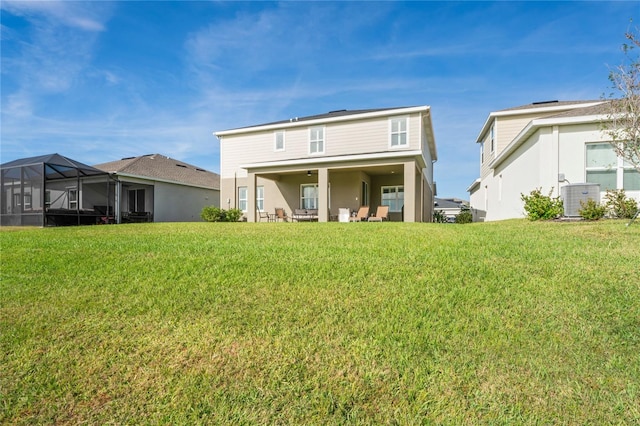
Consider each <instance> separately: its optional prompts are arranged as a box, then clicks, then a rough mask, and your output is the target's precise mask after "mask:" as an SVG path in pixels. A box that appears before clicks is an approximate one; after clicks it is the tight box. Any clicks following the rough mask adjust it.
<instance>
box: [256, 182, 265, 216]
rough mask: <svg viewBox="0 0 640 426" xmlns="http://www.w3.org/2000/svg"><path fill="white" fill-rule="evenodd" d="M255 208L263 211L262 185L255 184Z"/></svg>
mask: <svg viewBox="0 0 640 426" xmlns="http://www.w3.org/2000/svg"><path fill="white" fill-rule="evenodd" d="M256 209H258V210H260V211H264V186H256Z"/></svg>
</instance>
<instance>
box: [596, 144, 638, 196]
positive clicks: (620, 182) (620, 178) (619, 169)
mask: <svg viewBox="0 0 640 426" xmlns="http://www.w3.org/2000/svg"><path fill="white" fill-rule="evenodd" d="M589 145H609V147H610V148H611V150H612V151H613V147H612V146H611V143H610V142H602V141H599V142H586V143H585V144H584V164H585V166H584V181H585V182H587V181H588V179H587V173H588V172H598V171H601V172H604V171H615V173H616V189H624V190H625V191H627V192H629V191H631V192H635V191H637V190H635V189H627V188H624V172H625V171H628V170H635V168H634V167H633V166H632V165H630V164H626V163H625V160H624V158H622V157H620V156H618V155H616V163H615V164H611V165H608V166H589V165H588V164H587V147H588V146H589ZM614 154H615V153H614ZM605 191H606V189H605V188H600V192H605Z"/></svg>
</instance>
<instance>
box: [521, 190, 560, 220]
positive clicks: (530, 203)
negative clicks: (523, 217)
mask: <svg viewBox="0 0 640 426" xmlns="http://www.w3.org/2000/svg"><path fill="white" fill-rule="evenodd" d="M552 192H553V188H551V190H550V191H549V195H542V188H537V189H534V190H533V191H531V193H530V194H529V195H524V194H520V199H521V200H522V201H524V210H525V211H526V212H527V217H528V218H529V220H541V219H542V220H547V219H555V218H556V217H558V216H562V214H563V213H564V207H563V205H562V200H561V199H560V197H555V198H552V197H551V193H552Z"/></svg>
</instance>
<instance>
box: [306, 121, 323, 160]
mask: <svg viewBox="0 0 640 426" xmlns="http://www.w3.org/2000/svg"><path fill="white" fill-rule="evenodd" d="M322 153H324V127H312V128H310V129H309V154H322Z"/></svg>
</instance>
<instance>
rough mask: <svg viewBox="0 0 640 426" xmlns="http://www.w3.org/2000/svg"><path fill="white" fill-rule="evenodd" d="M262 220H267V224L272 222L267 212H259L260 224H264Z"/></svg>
mask: <svg viewBox="0 0 640 426" xmlns="http://www.w3.org/2000/svg"><path fill="white" fill-rule="evenodd" d="M262 219H267V222H271V218H270V217H269V213H267V212H265V211H264V210H258V222H262Z"/></svg>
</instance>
